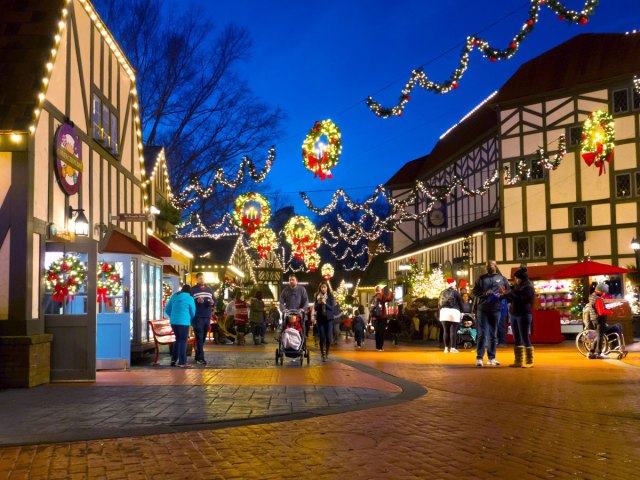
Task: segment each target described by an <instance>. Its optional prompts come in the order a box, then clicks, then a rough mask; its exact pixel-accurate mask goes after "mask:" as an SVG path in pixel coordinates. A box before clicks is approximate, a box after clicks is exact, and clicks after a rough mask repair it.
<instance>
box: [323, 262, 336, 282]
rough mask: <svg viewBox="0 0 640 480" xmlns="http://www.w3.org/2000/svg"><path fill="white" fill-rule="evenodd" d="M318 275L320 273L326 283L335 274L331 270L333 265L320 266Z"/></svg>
mask: <svg viewBox="0 0 640 480" xmlns="http://www.w3.org/2000/svg"><path fill="white" fill-rule="evenodd" d="M320 273H322V278H324V279H325V280H326V281H329V279H330V278H331V277H333V274H334V273H335V271H334V270H333V265H331V264H330V263H325V264H324V265H322V268H321V269H320Z"/></svg>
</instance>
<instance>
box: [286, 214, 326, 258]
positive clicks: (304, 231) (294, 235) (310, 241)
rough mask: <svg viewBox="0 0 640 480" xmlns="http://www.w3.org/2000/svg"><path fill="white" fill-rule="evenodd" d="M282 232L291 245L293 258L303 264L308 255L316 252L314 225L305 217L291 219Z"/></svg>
mask: <svg viewBox="0 0 640 480" xmlns="http://www.w3.org/2000/svg"><path fill="white" fill-rule="evenodd" d="M283 231H284V237H285V239H286V240H287V242H289V244H290V245H291V248H292V250H293V257H294V258H296V259H298V260H300V261H301V262H303V261H304V259H305V257H306V256H307V255H308V254H309V253H312V252H314V251H315V250H316V248H317V246H318V234H317V231H316V227H315V225H314V224H313V222H312V221H311V220H309V219H308V218H307V217H303V216H301V215H296V216H295V217H291V218H290V219H289V221H288V222H287V224H286V225H285V226H284V230H283Z"/></svg>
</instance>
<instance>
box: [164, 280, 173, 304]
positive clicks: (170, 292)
mask: <svg viewBox="0 0 640 480" xmlns="http://www.w3.org/2000/svg"><path fill="white" fill-rule="evenodd" d="M171 295H173V290H172V289H171V285H169V284H168V283H167V282H162V308H163V309H164V307H166V306H167V303H168V302H169V299H170V298H171Z"/></svg>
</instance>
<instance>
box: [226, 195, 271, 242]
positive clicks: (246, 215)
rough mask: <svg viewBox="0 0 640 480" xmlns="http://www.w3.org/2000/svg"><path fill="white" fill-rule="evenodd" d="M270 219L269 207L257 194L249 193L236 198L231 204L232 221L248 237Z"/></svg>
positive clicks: (266, 201) (263, 198) (264, 199)
mask: <svg viewBox="0 0 640 480" xmlns="http://www.w3.org/2000/svg"><path fill="white" fill-rule="evenodd" d="M270 218H271V206H270V205H269V202H268V200H267V199H266V198H265V197H263V196H262V195H260V194H259V193H255V192H249V193H245V194H244V195H240V196H239V197H238V198H236V201H235V202H234V204H233V220H234V221H235V222H236V225H238V227H240V228H241V229H243V230H244V231H245V232H246V233H247V234H248V235H252V234H253V232H255V231H256V228H258V227H260V226H261V225H266V224H267V223H268V222H269V219H270Z"/></svg>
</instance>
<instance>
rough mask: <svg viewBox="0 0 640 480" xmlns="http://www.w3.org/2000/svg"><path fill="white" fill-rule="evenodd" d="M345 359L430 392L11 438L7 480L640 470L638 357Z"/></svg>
mask: <svg viewBox="0 0 640 480" xmlns="http://www.w3.org/2000/svg"><path fill="white" fill-rule="evenodd" d="M388 350H391V349H388ZM340 355H341V356H344V357H345V358H347V359H351V360H356V361H358V362H360V363H362V364H365V365H368V366H369V367H372V368H375V369H378V370H380V371H384V372H386V373H387V374H390V375H396V376H398V377H402V378H405V379H408V380H412V381H415V382H418V383H421V384H423V385H425V386H427V388H428V394H427V395H423V396H420V397H418V398H416V399H414V400H412V401H410V402H405V403H401V404H396V405H392V406H383V407H380V408H374V409H368V410H361V411H352V412H348V413H341V414H336V415H330V416H322V417H314V418H308V419H304V420H294V421H290V422H281V423H263V424H257V425H247V426H238V427H234V428H222V429H215V430H202V431H197V432H182V433H174V434H165V435H154V436H146V437H133V438H121V439H112V440H102V441H87V442H74V443H63V444H58V445H40V446H26V447H6V448H2V449H0V472H3V473H1V474H0V478H87V477H91V478H114V479H115V478H185V479H186V478H189V479H193V478H207V479H209V478H238V479H245V478H247V479H250V478H266V479H270V478H274V479H275V478H278V479H280V478H286V479H288V478H291V479H293V478H302V477H306V478H314V479H315V478H327V479H330V478H340V477H343V476H344V475H349V477H350V478H356V479H360V478H362V479H364V478H375V479H377V478H381V479H410V478H411V479H414V478H415V479H425V478H429V479H431V478H434V479H438V478H456V479H459V478H480V479H485V478H487V479H488V478H519V479H526V478H587V479H592V478H593V479H595V478H615V479H626V478H637V477H638V471H639V468H640V465H639V463H640V461H639V460H638V459H639V458H640V436H639V435H638V432H639V431H640V408H639V407H640V395H639V393H640V369H639V368H637V367H635V366H633V364H632V363H625V364H623V363H622V362H618V361H616V360H614V361H589V360H586V359H584V358H583V357H579V356H578V355H577V353H576V352H575V348H574V347H573V346H571V345H568V344H567V345H563V346H559V347H558V346H554V347H546V348H537V354H536V366H535V367H534V368H533V369H530V370H525V369H509V368H504V367H500V368H484V369H478V368H475V367H474V366H473V358H474V355H473V353H472V352H463V353H461V354H458V355H451V354H449V355H445V354H443V353H441V352H440V351H435V350H434V349H424V348H419V349H416V348H410V347H399V348H398V349H397V350H396V351H386V352H381V353H379V352H368V351H365V352H353V351H352V350H351V349H344V351H343V352H342V353H340ZM637 355H638V354H637V353H632V354H630V357H631V358H632V359H633V358H634V356H637ZM498 358H501V359H502V360H503V361H507V360H509V359H510V352H509V351H508V350H505V349H501V350H499V355H498ZM623 365H627V366H626V367H624V366H623Z"/></svg>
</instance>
